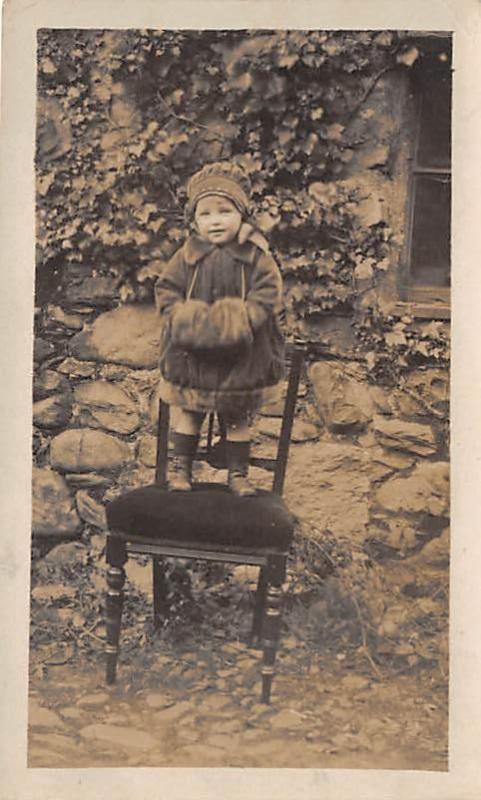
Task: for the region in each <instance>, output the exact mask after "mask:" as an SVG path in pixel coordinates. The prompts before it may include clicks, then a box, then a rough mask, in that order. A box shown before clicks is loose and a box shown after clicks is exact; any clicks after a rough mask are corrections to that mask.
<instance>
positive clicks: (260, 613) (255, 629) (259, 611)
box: [249, 567, 267, 645]
mask: <svg viewBox="0 0 481 800" xmlns="http://www.w3.org/2000/svg"><path fill="white" fill-rule="evenodd" d="M266 595H267V577H266V571H265V569H264V567H261V569H260V571H259V580H258V582H257V589H256V597H255V605H254V614H253V617H252V629H251V633H250V636H249V644H250V645H253V644H254V643H256V642H258V641H259V640H260V639H261V637H262V619H263V617H264V609H265V605H266Z"/></svg>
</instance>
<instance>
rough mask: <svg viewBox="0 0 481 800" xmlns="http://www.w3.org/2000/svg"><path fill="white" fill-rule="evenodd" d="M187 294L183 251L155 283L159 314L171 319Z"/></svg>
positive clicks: (170, 262) (177, 254)
mask: <svg viewBox="0 0 481 800" xmlns="http://www.w3.org/2000/svg"><path fill="white" fill-rule="evenodd" d="M186 293H187V269H186V266H185V262H184V259H183V256H182V250H178V251H177V253H175V255H174V256H172V258H171V259H170V261H169V262H168V263H167V264H166V266H165V268H164V270H163V271H162V273H161V275H160V276H159V277H158V278H157V281H156V282H155V287H154V294H155V305H156V307H157V311H158V312H159V314H161V316H162V317H165V318H168V317H170V316H171V313H172V310H173V307H174V306H175V304H176V303H183V302H184V300H185V296H186Z"/></svg>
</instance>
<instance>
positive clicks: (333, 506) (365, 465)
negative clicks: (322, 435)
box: [284, 441, 370, 542]
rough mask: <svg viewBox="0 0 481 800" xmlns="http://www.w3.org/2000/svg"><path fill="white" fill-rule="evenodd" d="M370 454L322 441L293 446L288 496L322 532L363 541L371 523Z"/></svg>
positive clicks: (289, 502) (302, 515)
mask: <svg viewBox="0 0 481 800" xmlns="http://www.w3.org/2000/svg"><path fill="white" fill-rule="evenodd" d="M368 470H369V455H368V453H366V452H365V451H364V450H363V449H362V448H361V447H357V446H356V445H352V444H347V443H346V444H344V443H343V444H338V443H334V442H325V441H320V442H316V443H310V442H307V443H306V444H303V445H302V446H299V447H293V448H292V449H291V451H290V455H289V464H288V468H287V475H286V483H285V491H284V497H285V500H286V503H287V505H288V507H289V509H290V510H291V511H292V512H293V513H294V514H296V515H297V516H298V517H299V518H300V519H302V520H303V521H305V522H307V523H309V524H311V525H313V526H314V527H315V528H317V529H318V530H319V531H321V532H322V531H323V530H327V529H329V530H330V531H332V533H333V534H334V535H335V536H346V537H349V538H350V539H352V540H354V541H357V542H363V541H364V539H365V538H366V531H367V526H368V522H369V492H370V479H369V474H368Z"/></svg>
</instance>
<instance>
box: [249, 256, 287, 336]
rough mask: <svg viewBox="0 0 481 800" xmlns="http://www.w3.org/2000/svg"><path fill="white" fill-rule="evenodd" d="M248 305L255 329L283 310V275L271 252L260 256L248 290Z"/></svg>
mask: <svg viewBox="0 0 481 800" xmlns="http://www.w3.org/2000/svg"><path fill="white" fill-rule="evenodd" d="M246 307H247V314H248V316H249V321H250V324H251V327H252V330H253V331H256V330H257V329H258V328H260V326H261V325H262V324H263V323H264V322H265V321H266V319H267V317H268V316H271V315H277V314H279V313H280V312H281V310H282V307H283V303H282V277H281V273H280V270H279V267H278V266H277V264H276V262H275V261H274V259H273V258H272V256H271V254H270V253H262V254H261V256H260V257H259V260H258V262H257V264H256V267H255V270H254V273H253V275H252V281H251V286H250V289H249V291H248V292H247V296H246Z"/></svg>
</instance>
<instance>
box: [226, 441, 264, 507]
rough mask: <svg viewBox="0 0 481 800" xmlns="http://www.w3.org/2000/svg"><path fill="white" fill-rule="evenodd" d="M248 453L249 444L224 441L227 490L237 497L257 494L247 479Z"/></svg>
mask: <svg viewBox="0 0 481 800" xmlns="http://www.w3.org/2000/svg"><path fill="white" fill-rule="evenodd" d="M249 452H250V442H231V441H229V440H227V441H226V458H227V469H228V484H229V489H230V491H231V492H232V493H233V494H235V495H237V496H238V497H252V495H255V494H256V493H257V491H256V489H255V487H254V486H252V484H251V483H249V481H248V479H247V473H248V471H249Z"/></svg>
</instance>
